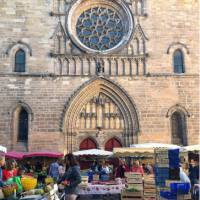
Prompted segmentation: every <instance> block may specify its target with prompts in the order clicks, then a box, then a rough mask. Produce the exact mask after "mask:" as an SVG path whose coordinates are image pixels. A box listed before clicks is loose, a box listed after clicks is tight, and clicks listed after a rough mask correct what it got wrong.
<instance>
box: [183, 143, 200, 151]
mask: <svg viewBox="0 0 200 200" xmlns="http://www.w3.org/2000/svg"><path fill="white" fill-rule="evenodd" d="M182 151H200V144H196V145H190V146H185V147H182Z"/></svg>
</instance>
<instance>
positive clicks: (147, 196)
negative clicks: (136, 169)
mask: <svg viewBox="0 0 200 200" xmlns="http://www.w3.org/2000/svg"><path fill="white" fill-rule="evenodd" d="M156 196H157V195H156V183H155V177H154V175H146V176H145V177H144V200H156Z"/></svg>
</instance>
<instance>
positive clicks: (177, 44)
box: [167, 42, 190, 54]
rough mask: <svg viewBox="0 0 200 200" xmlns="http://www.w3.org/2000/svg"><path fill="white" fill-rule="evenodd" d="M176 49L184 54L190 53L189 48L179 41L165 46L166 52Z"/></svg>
mask: <svg viewBox="0 0 200 200" xmlns="http://www.w3.org/2000/svg"><path fill="white" fill-rule="evenodd" d="M176 49H181V50H182V51H183V52H184V54H190V51H189V48H188V47H187V46H186V45H185V44H183V43H181V42H172V43H171V44H170V45H169V47H168V48H167V54H170V53H171V52H174V51H175V50H176Z"/></svg>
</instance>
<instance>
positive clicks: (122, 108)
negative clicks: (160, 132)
mask: <svg viewBox="0 0 200 200" xmlns="http://www.w3.org/2000/svg"><path fill="white" fill-rule="evenodd" d="M63 112H64V114H63V116H65V117H64V119H63V129H64V130H63V132H64V146H65V148H66V150H67V151H68V152H73V151H76V150H78V149H79V144H80V143H79V141H81V140H82V138H85V135H87V137H96V140H97V141H98V144H99V146H100V147H104V144H105V143H104V138H105V137H107V138H111V137H113V132H114V133H115V134H116V137H117V138H119V139H120V141H122V145H123V146H130V144H133V143H137V141H138V131H139V122H138V117H137V112H136V109H135V106H134V103H133V101H132V99H131V98H130V97H129V95H128V94H127V93H126V91H125V90H124V89H123V88H121V87H120V86H119V85H118V84H116V83H114V82H113V81H111V80H109V79H106V78H103V77H98V78H95V79H92V80H90V81H88V82H87V83H85V84H84V85H83V86H82V87H80V88H79V89H78V90H77V92H75V93H74V94H73V96H72V97H71V98H70V101H68V102H67V105H66V106H65V109H64V111H63ZM86 143H87V142H86ZM84 145H86V147H87V144H84ZM86 147H85V146H83V148H84V149H85V148H86Z"/></svg>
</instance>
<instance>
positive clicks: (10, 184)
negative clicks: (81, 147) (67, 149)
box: [0, 151, 63, 199]
mask: <svg viewBox="0 0 200 200" xmlns="http://www.w3.org/2000/svg"><path fill="white" fill-rule="evenodd" d="M4 155H5V157H6V161H7V162H8V163H10V162H14V160H13V159H15V160H17V163H18V167H17V168H16V166H15V169H16V171H17V173H16V174H15V175H14V174H13V173H12V176H11V177H10V178H8V179H7V180H4V182H3V187H2V190H1V191H2V193H1V195H0V199H2V196H4V198H5V199H10V198H11V199H13V198H14V199H19V198H20V197H22V196H25V197H27V198H29V197H30V196H32V195H34V196H35V198H34V199H37V198H36V196H40V199H41V197H42V196H46V197H45V198H46V199H48V198H47V196H48V195H49V191H50V190H53V186H52V185H51V186H50V185H49V184H52V183H53V179H52V178H50V177H48V170H47V167H48V166H49V164H50V163H51V162H52V159H57V158H62V157H63V154H62V153H58V152H15V151H10V152H7V153H4ZM39 162H41V168H40V170H41V171H37V170H36V168H35V163H39ZM27 163H29V165H30V171H29V172H27V171H26V169H27V168H26V166H27ZM8 170H9V169H8ZM12 170H13V169H12ZM42 176H43V181H41V179H40V178H41V177H42ZM45 198H44V199H45Z"/></svg>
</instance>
